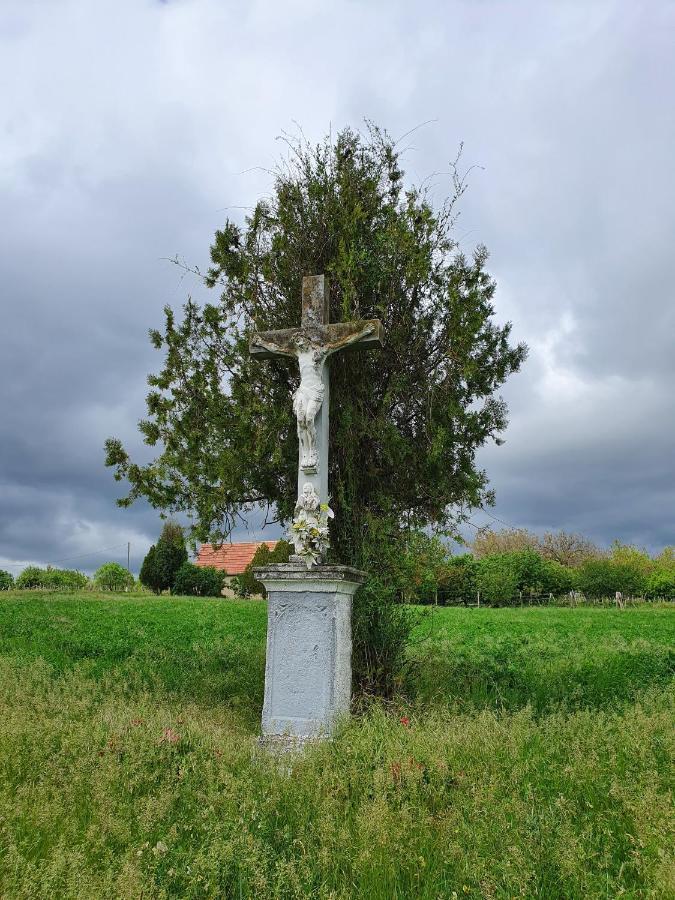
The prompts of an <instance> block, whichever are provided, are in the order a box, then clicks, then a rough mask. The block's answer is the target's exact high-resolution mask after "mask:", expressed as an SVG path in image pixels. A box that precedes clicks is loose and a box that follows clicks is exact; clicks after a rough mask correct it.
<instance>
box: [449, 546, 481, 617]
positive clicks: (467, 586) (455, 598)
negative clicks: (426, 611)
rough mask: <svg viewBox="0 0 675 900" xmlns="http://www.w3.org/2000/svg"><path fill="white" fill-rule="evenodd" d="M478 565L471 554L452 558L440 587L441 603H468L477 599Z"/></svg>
mask: <svg viewBox="0 0 675 900" xmlns="http://www.w3.org/2000/svg"><path fill="white" fill-rule="evenodd" d="M477 574H478V564H477V562H476V560H475V558H474V557H473V556H472V555H471V554H470V553H463V554H462V555H461V556H453V557H451V558H450V559H449V560H448V562H447V565H446V568H445V572H444V573H443V578H442V580H441V584H440V586H439V593H440V597H441V602H442V603H445V604H450V603H467V602H468V601H470V600H474V599H475V597H476V592H477V590H478V589H477V587H476V577H477Z"/></svg>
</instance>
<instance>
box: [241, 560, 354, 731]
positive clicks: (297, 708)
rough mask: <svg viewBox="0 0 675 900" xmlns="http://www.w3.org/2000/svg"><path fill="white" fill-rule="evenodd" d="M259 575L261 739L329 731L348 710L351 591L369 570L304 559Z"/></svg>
mask: <svg viewBox="0 0 675 900" xmlns="http://www.w3.org/2000/svg"><path fill="white" fill-rule="evenodd" d="M255 574H256V578H258V579H259V580H260V581H262V582H263V584H264V585H265V587H266V588H267V592H268V619H267V662H266V668H265V703H264V707H263V720H262V733H263V739H264V740H265V739H274V738H282V737H284V736H285V737H288V738H289V739H294V740H296V741H297V740H300V741H302V740H305V739H311V738H319V737H322V736H327V735H329V734H330V733H331V731H332V729H333V727H334V725H335V722H336V720H337V719H338V718H339V716H340V715H346V714H348V712H349V704H350V699H351V650H352V638H351V612H352V597H353V595H354V593H355V592H356V590H357V589H358V587H359V585H360V584H362V583H363V581H364V580H365V578H366V576H365V574H364V573H363V572H360V571H358V570H357V569H352V568H350V567H348V566H315V567H314V568H313V569H311V570H310V571H308V570H307V568H306V566H305V565H304V564H302V563H299V564H298V563H286V564H279V565H273V566H266V567H264V568H259V569H255Z"/></svg>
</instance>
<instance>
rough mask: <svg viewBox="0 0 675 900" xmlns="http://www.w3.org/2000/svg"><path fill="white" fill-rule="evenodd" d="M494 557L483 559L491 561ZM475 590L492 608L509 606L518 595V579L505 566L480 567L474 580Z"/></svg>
mask: <svg viewBox="0 0 675 900" xmlns="http://www.w3.org/2000/svg"><path fill="white" fill-rule="evenodd" d="M494 558H495V557H489V556H488V557H485V560H481V561H482V562H485V561H487V560H490V561H491V560H493V559H494ZM476 588H477V590H478V591H480V595H481V599H482V600H484V601H485V602H486V603H492V604H493V605H494V606H507V605H509V604H510V603H511V602H512V601H513V600H514V599H515V597H516V596H517V594H518V579H517V577H516V574H515V572H513V571H511V570H510V569H509V568H508V567H507V566H498V565H490V566H480V567H479V569H478V577H477V578H476Z"/></svg>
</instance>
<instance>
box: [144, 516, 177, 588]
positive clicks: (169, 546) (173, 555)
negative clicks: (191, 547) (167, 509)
mask: <svg viewBox="0 0 675 900" xmlns="http://www.w3.org/2000/svg"><path fill="white" fill-rule="evenodd" d="M187 561H188V554H187V549H186V547H185V537H184V536H183V529H182V528H181V527H180V525H176V523H175V522H167V523H166V524H165V525H164V528H163V529H162V533H161V535H160V537H159V540H158V541H157V543H156V544H153V545H152V547H150V549H149V550H148V553H147V555H146V557H145V559H144V560H143V565H142V566H141V571H140V574H139V578H140V580H141V584H143V585H144V586H145V587H147V588H150V590H151V591H154V592H155V593H156V594H161V593H162V591H166V590H170V589H171V588H172V587H173V584H174V582H175V580H176V575H177V573H178V570H179V569H180V567H181V566H182V565H183V563H186V562H187Z"/></svg>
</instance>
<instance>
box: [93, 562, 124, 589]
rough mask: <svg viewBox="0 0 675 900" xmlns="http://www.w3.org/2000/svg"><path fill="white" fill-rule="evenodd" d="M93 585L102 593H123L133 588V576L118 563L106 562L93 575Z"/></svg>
mask: <svg viewBox="0 0 675 900" xmlns="http://www.w3.org/2000/svg"><path fill="white" fill-rule="evenodd" d="M94 584H95V585H96V587H97V588H100V589H101V590H102V591H124V590H128V589H129V588H132V587H133V586H134V576H133V575H132V574H131V572H128V571H127V569H125V568H124V566H121V565H120V564H119V563H116V562H107V563H103V565H102V566H99V568H98V569H97V570H96V572H95V573H94Z"/></svg>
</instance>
